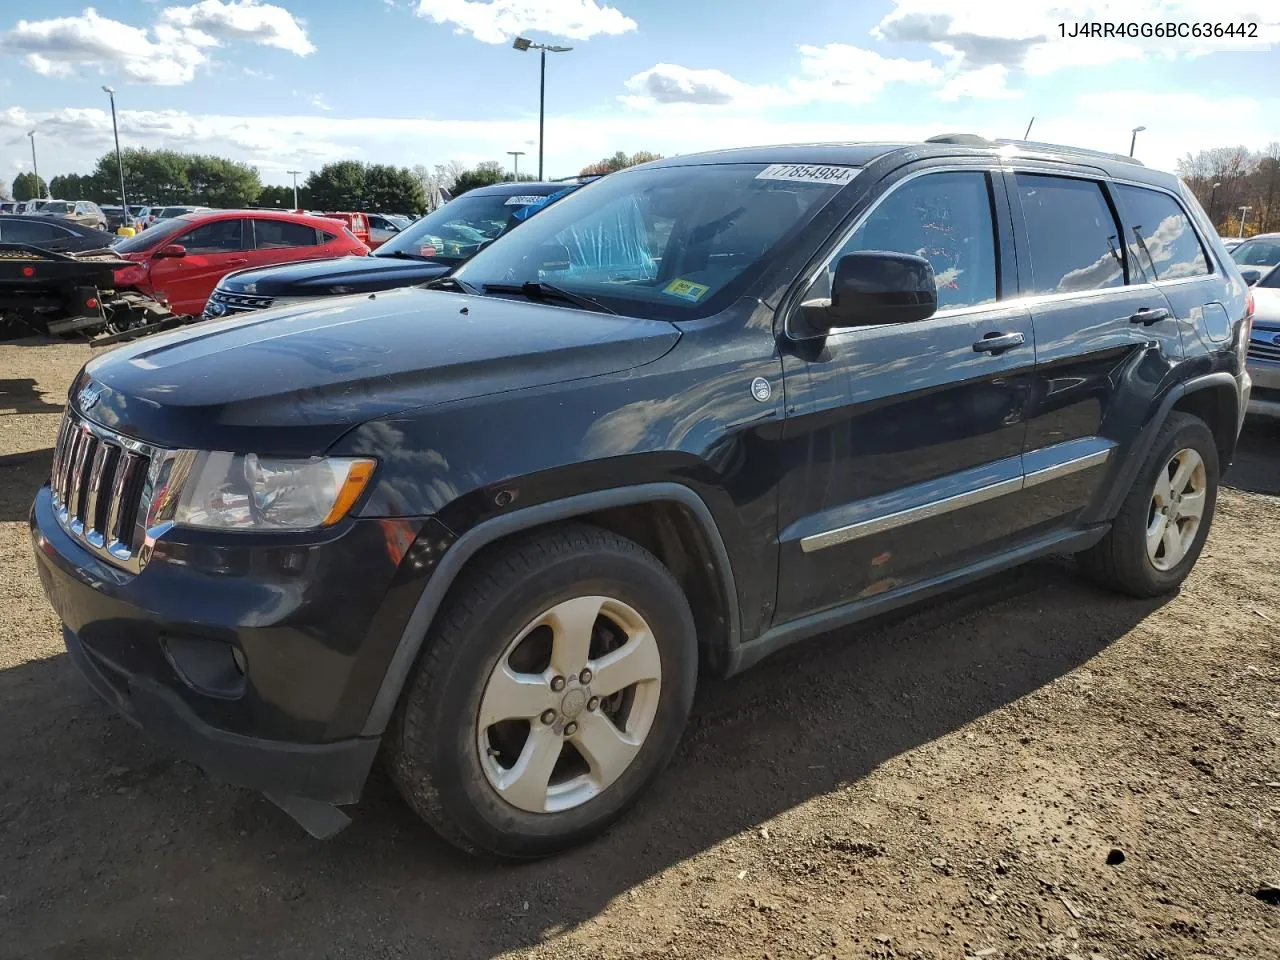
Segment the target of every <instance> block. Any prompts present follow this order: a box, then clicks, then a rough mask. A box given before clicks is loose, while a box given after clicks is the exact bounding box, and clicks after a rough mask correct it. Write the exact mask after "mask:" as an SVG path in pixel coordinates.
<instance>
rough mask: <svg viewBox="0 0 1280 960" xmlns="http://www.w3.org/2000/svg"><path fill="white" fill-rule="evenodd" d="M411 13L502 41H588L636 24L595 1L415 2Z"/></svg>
mask: <svg viewBox="0 0 1280 960" xmlns="http://www.w3.org/2000/svg"><path fill="white" fill-rule="evenodd" d="M417 14H418V16H420V17H425V18H427V19H430V20H431V21H433V22H435V23H451V24H453V25H454V28H455V32H456V33H469V34H471V36H473V37H475V38H476V39H477V40H480V41H482V42H484V43H506V42H508V41H509V40H512V39H513V38H515V37H516V36H517V35H519V34H521V33H525V32H529V31H538V32H540V33H549V34H551V35H552V36H556V37H568V38H569V39H571V40H589V39H590V38H592V37H594V36H597V35H599V34H604V35H608V36H616V35H618V34H622V33H627V32H628V31H631V30H634V29H635V28H636V22H635V21H634V20H632V19H631V18H630V17H628V16H626V15H625V14H623V13H622V11H620V10H618V9H617V8H616V7H611V6H608V5H607V4H605V5H601V4H600V3H598V2H597V0H420V2H419V3H418V10H417Z"/></svg>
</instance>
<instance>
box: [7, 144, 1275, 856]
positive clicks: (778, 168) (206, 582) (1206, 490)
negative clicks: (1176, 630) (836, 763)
mask: <svg viewBox="0 0 1280 960" xmlns="http://www.w3.org/2000/svg"><path fill="white" fill-rule="evenodd" d="M435 286H436V289H421V288H413V289H405V290H398V291H394V292H390V293H376V294H372V295H359V296H352V297H346V298H342V299H331V300H325V301H323V302H321V303H317V304H315V305H313V306H296V307H291V308H282V309H278V310H270V311H265V312H262V313H255V314H250V315H245V316H242V317H238V318H234V319H230V320H224V321H215V322H212V323H207V324H203V325H201V326H199V327H194V328H191V329H189V330H186V331H182V332H176V333H172V334H168V335H161V336H157V337H154V338H150V339H147V340H143V341H140V342H138V343H136V344H131V345H129V346H126V347H123V348H121V349H118V350H116V351H115V352H113V353H109V354H106V355H104V356H100V357H97V358H95V359H94V360H93V361H91V362H90V363H89V364H88V365H87V366H86V367H85V369H84V370H83V371H82V373H81V374H80V375H79V377H78V379H77V380H76V381H75V383H74V385H73V386H72V388H71V392H70V396H69V404H68V410H67V414H66V418H65V420H64V422H63V424H62V428H61V431H60V433H59V436H58V440H57V446H56V450H55V453H54V459H53V469H52V481H51V483H50V484H49V485H48V486H45V487H44V488H43V489H41V490H40V492H39V493H38V495H37V496H36V500H35V505H34V507H33V509H32V513H31V530H32V534H33V537H34V541H35V549H36V556H37V558H38V562H39V568H40V575H41V577H42V579H43V581H44V586H45V589H46V591H47V593H48V595H49V599H50V601H51V602H52V604H53V606H54V607H55V608H56V610H57V613H58V615H59V616H60V617H61V619H62V621H63V622H64V624H65V638H66V643H67V647H68V650H69V651H70V653H71V656H72V657H73V659H74V660H75V662H76V663H78V665H79V666H80V668H81V669H82V670H83V671H84V673H85V674H86V675H87V676H88V678H89V680H90V682H91V683H92V684H93V686H94V687H95V688H96V689H97V690H98V691H99V692H100V693H101V694H102V695H103V696H104V697H105V698H106V699H108V700H109V701H110V702H111V703H113V704H114V705H115V706H116V707H118V708H119V709H120V710H122V711H123V712H124V713H126V714H127V715H128V716H129V717H131V718H133V719H134V720H135V721H136V722H137V723H138V724H140V725H141V726H142V727H144V728H146V729H147V730H149V731H150V732H151V733H153V734H154V735H155V736H156V737H157V738H159V739H161V740H163V741H166V742H168V743H169V744H170V745H172V746H173V747H175V748H176V749H177V750H178V751H179V752H181V753H182V754H184V755H185V756H187V757H189V758H191V759H193V760H194V761H195V762H197V763H199V764H200V765H202V766H203V767H204V768H205V769H206V770H208V771H209V773H211V774H213V775H215V776H219V777H222V778H225V779H228V780H231V781H233V782H236V783H240V784H245V785H248V786H251V787H254V788H257V789H259V790H261V791H264V792H265V793H266V794H267V795H268V796H270V797H271V798H272V799H273V800H274V801H275V802H276V803H278V804H279V805H280V806H282V807H283V808H284V809H286V810H288V811H289V812H290V813H292V814H293V815H294V816H295V817H296V818H297V819H298V820H299V821H300V822H301V823H302V824H303V825H304V826H306V827H307V828H308V829H309V830H311V831H312V832H313V833H315V834H317V835H325V834H327V833H329V832H332V831H334V830H336V829H338V828H339V827H340V826H341V825H342V824H343V823H345V822H346V818H345V815H344V814H342V813H341V811H340V810H338V807H339V806H341V805H344V804H351V803H354V802H355V801H356V800H357V799H358V798H359V796H360V794H361V789H362V785H363V784H364V782H365V778H366V775H367V774H368V773H369V770H370V766H371V764H372V763H373V762H374V759H375V755H377V754H378V753H379V750H380V748H382V750H383V751H384V754H385V760H386V763H387V766H388V768H389V770H390V773H391V775H392V777H393V778H394V780H395V782H396V783H397V784H398V785H399V788H400V790H401V791H402V793H403V795H404V797H405V799H406V800H407V801H408V803H409V804H410V805H412V807H413V808H414V809H415V810H416V811H417V812H418V813H419V814H421V815H422V817H423V818H424V819H426V820H427V821H428V822H429V823H430V824H431V825H432V826H433V827H435V828H436V829H437V830H438V831H439V832H440V833H441V834H443V835H444V836H445V837H447V838H449V839H450V840H451V841H453V842H455V843H457V844H458V845H460V846H462V847H465V848H468V849H471V850H476V851H483V852H486V853H489V854H496V855H500V856H512V857H529V856H537V855H541V854H546V853H549V852H551V851H554V850H557V849H559V848H562V847H565V846H567V845H569V844H572V843H574V842H577V841H580V840H583V839H584V838H586V837H589V836H591V835H592V834H594V833H596V832H597V831H599V830H600V829H602V828H603V827H604V826H605V825H606V824H607V823H609V822H610V821H612V820H613V819H614V818H616V817H617V816H618V815H619V814H620V813H621V812H622V811H623V810H624V809H625V808H626V807H627V806H628V805H629V804H630V803H632V802H633V801H635V800H636V798H637V797H639V796H640V794H641V793H642V791H643V790H644V788H645V785H646V784H647V783H648V782H649V781H651V780H652V779H653V778H654V777H655V775H656V774H657V773H658V771H659V770H660V769H661V768H662V766H663V764H664V763H665V762H666V761H667V759H668V758H669V757H670V756H671V753H672V750H673V749H674V747H675V745H676V742H677V740H678V739H679V737H680V734H681V728H682V726H683V725H684V723H685V719H686V716H687V714H688V712H689V709H690V704H691V701H692V699H693V695H694V685H695V678H696V677H697V675H698V674H699V673H719V674H725V673H732V672H734V671H738V670H742V669H744V668H745V667H747V666H749V665H751V664H753V663H755V662H757V661H758V660H760V659H761V658H762V657H764V656H766V655H767V654H769V653H771V652H773V651H775V650H778V649H779V648H781V647H783V646H785V645H787V644H789V643H792V642H794V641H797V640H800V639H803V638H805V637H809V636H811V635H814V634H818V633H821V632H824V631H828V630H831V629H833V628H836V627H841V626H845V625H847V624H851V623H854V622H856V621H859V620H862V619H864V618H867V617H869V616H871V615H873V614H878V613H881V612H883V611H886V610H889V609H891V608H894V607H898V606H901V605H903V604H907V603H910V602H912V601H914V600H917V599H919V598H921V597H924V596H927V595H930V594H933V593H936V592H938V591H941V590H945V589H948V588H952V587H955V586H956V585H958V584H962V583H964V582H966V581H969V580H972V579H974V578H977V577H982V576H986V575H988V574H991V573H994V572H996V571H999V570H1001V569H1003V568H1007V567H1009V566H1012V565H1014V564H1018V563H1021V562H1023V561H1025V560H1028V559H1030V558H1032V557H1036V556H1039V555H1042V554H1046V553H1050V552H1070V553H1074V554H1076V555H1077V556H1078V557H1079V561H1080V568H1081V570H1082V571H1083V572H1084V573H1085V574H1086V575H1087V576H1089V577H1092V578H1094V579H1096V580H1097V581H1098V582H1099V583H1101V584H1104V585H1106V586H1109V587H1112V588H1115V589H1117V590H1120V591H1123V592H1126V593H1130V594H1136V595H1140V596H1151V595H1156V594H1161V593H1164V592H1167V591H1171V590H1174V589H1175V588H1177V586H1178V585H1179V584H1180V583H1181V582H1182V580H1183V579H1184V578H1185V577H1186V576H1187V573H1188V572H1189V571H1190V569H1191V566H1192V565H1193V564H1194V563H1195V561H1196V558H1197V556H1198V555H1199V553H1200V550H1201V547H1202V546H1203V544H1204V541H1205V537H1206V535H1207V534H1208V531H1209V525H1210V522H1211V520H1212V518H1213V512H1214V501H1215V497H1216V494H1217V487H1218V477H1219V473H1220V471H1221V470H1222V469H1223V468H1224V467H1225V466H1226V464H1227V463H1228V461H1229V460H1230V459H1231V456H1232V453H1233V450H1234V448H1235V444H1236V436H1237V433H1238V430H1239V425H1240V422H1241V418H1242V414H1243V411H1244V409H1245V402H1246V397H1247V394H1248V392H1249V381H1248V377H1247V375H1246V373H1245V366H1244V354H1245V350H1246V348H1247V344H1248V341H1249V329H1248V328H1249V325H1250V313H1251V310H1252V306H1251V301H1250V300H1249V293H1248V290H1247V288H1246V286H1245V284H1244V282H1243V281H1242V279H1241V277H1240V275H1239V273H1238V272H1237V269H1236V267H1235V265H1234V264H1233V263H1232V261H1231V258H1230V257H1229V256H1227V254H1226V253H1225V251H1224V250H1223V248H1222V246H1221V243H1220V241H1219V240H1218V238H1217V236H1216V235H1215V233H1214V231H1213V228H1212V227H1211V225H1210V224H1209V222H1208V221H1207V219H1206V218H1205V216H1204V214H1203V212H1202V211H1201V209H1200V208H1199V206H1198V205H1197V204H1196V202H1195V200H1194V199H1193V198H1192V197H1191V195H1190V194H1189V193H1188V192H1187V191H1186V190H1185V189H1184V188H1183V187H1182V185H1181V184H1180V183H1179V181H1178V180H1176V179H1175V178H1173V177H1171V176H1168V175H1166V174H1162V173H1156V172H1153V171H1150V170H1147V169H1145V168H1144V167H1142V166H1141V165H1139V164H1137V163H1135V162H1133V161H1131V160H1127V159H1125V158H1121V157H1114V156H1110V155H1103V154H1096V153H1088V152H1085V151H1079V150H1071V149H1066V148H1058V147H1051V146H1046V145H1041V144H1031V143H992V142H987V141H983V140H980V139H977V138H974V137H968V136H947V137H940V138H937V139H936V140H934V141H929V142H926V143H917V144H910V145H874V144H873V145H857V144H846V145H811V146H787V147H767V148H762V149H749V150H731V151H724V152H718V153H710V154H704V155H700V156H686V157H680V158H676V159H672V160H664V161H659V162H656V163H653V164H649V165H646V166H642V167H637V168H634V169H631V170H628V171H624V172H622V173H618V174H615V175H613V176H609V177H606V178H604V179H601V180H599V181H597V182H595V183H592V184H590V185H588V186H585V187H583V188H582V189H580V190H578V191H576V192H574V193H573V194H571V195H570V196H568V197H566V198H565V199H563V200H561V201H560V202H559V203H557V204H555V205H554V206H552V207H550V208H548V209H547V210H546V211H545V212H544V213H541V214H539V215H538V216H537V217H534V218H532V219H531V220H530V221H529V222H528V223H527V224H525V225H524V226H523V227H522V228H521V229H519V230H516V231H513V232H511V233H510V234H508V235H506V236H504V237H502V238H501V239H500V240H498V241H497V242H496V243H494V244H493V245H492V246H491V247H488V248H487V249H485V250H482V251H481V252H480V253H479V254H478V255H477V256H475V257H474V258H473V259H472V260H470V261H469V262H468V263H467V264H465V265H464V266H462V267H461V268H459V269H458V270H457V271H456V273H454V274H453V275H451V276H449V277H447V278H443V279H442V280H440V281H437V282H436V285H435Z"/></svg>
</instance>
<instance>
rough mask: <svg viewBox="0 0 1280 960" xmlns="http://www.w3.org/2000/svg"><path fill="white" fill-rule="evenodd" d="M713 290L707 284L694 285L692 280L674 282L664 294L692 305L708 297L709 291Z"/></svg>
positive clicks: (667, 287)
mask: <svg viewBox="0 0 1280 960" xmlns="http://www.w3.org/2000/svg"><path fill="white" fill-rule="evenodd" d="M710 289H711V288H710V287H708V286H707V285H706V284H705V283H694V282H693V281H692V280H672V281H671V282H670V283H668V284H667V285H666V286H665V287H663V288H662V292H663V293H666V294H669V295H670V296H673V297H679V298H680V299H681V300H688V301H689V302H690V303H697V302H698V301H699V300H701V299H702V298H703V297H705V296H706V295H707V291H708V290H710Z"/></svg>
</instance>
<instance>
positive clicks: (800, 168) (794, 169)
mask: <svg viewBox="0 0 1280 960" xmlns="http://www.w3.org/2000/svg"><path fill="white" fill-rule="evenodd" d="M857 175H858V168H857V167H832V166H825V165H822V164H816V163H771V164H769V166H767V167H765V168H764V169H763V170H761V171H760V172H759V173H757V174H756V179H757V180H794V181H796V182H798V183H829V184H832V185H833V186H838V187H843V186H844V185H845V184H846V183H849V182H851V181H852V180H853V178H854V177H856V176H857Z"/></svg>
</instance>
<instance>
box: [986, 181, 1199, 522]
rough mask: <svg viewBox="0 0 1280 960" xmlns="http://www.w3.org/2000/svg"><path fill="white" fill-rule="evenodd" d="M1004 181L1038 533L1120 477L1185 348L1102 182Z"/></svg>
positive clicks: (1031, 500) (1027, 462) (1032, 510)
mask: <svg viewBox="0 0 1280 960" xmlns="http://www.w3.org/2000/svg"><path fill="white" fill-rule="evenodd" d="M1008 179H1009V185H1010V195H1011V197H1012V198H1013V199H1014V201H1015V208H1016V209H1017V210H1018V215H1017V216H1016V217H1015V225H1016V227H1017V229H1018V230H1019V231H1020V232H1021V233H1022V241H1023V242H1022V243H1021V245H1020V246H1021V248H1022V249H1024V250H1026V251H1027V254H1028V256H1027V257H1025V258H1023V260H1022V261H1020V263H1019V269H1020V271H1021V276H1022V283H1023V287H1024V289H1025V290H1027V291H1028V292H1029V293H1030V294H1031V297H1030V298H1029V301H1028V302H1029V304H1030V307H1031V317H1032V321H1033V323H1034V325H1035V341H1036V350H1035V359H1036V366H1035V377H1034V382H1033V390H1032V395H1031V398H1030V402H1029V405H1028V408H1027V442H1026V450H1025V452H1024V455H1023V466H1024V468H1025V470H1026V475H1027V479H1026V493H1027V497H1026V504H1025V506H1026V509H1027V511H1028V516H1029V519H1030V520H1032V521H1033V522H1035V523H1037V524H1041V525H1044V526H1045V527H1047V528H1050V529H1052V528H1056V527H1068V526H1071V525H1073V524H1075V523H1076V522H1078V521H1079V520H1080V519H1081V516H1082V511H1084V510H1085V509H1086V508H1087V507H1088V506H1089V505H1090V504H1091V503H1093V502H1094V500H1095V498H1096V497H1098V496H1099V494H1100V491H1102V490H1103V489H1104V488H1105V486H1106V484H1105V481H1106V479H1107V477H1108V476H1114V475H1115V472H1116V471H1118V470H1119V467H1120V462H1121V460H1122V459H1123V457H1124V455H1125V454H1126V453H1127V451H1128V444H1129V442H1130V441H1131V440H1132V439H1133V437H1134V436H1135V435H1136V433H1137V431H1138V429H1139V428H1140V426H1141V424H1142V423H1143V422H1144V421H1145V419H1146V417H1147V414H1148V411H1149V410H1150V407H1151V403H1152V401H1153V399H1154V398H1155V397H1156V396H1157V395H1158V394H1159V393H1161V392H1162V390H1163V389H1164V384H1165V383H1166V381H1167V378H1168V377H1169V375H1170V371H1171V370H1172V368H1173V366H1174V364H1176V363H1177V361H1178V359H1179V358H1180V357H1181V356H1182V344H1181V340H1180V338H1179V335H1178V325H1177V321H1176V320H1175V319H1174V318H1173V310H1172V309H1171V307H1170V305H1169V301H1168V300H1167V299H1166V298H1165V296H1164V294H1163V293H1162V292H1161V291H1160V290H1159V289H1158V288H1157V287H1156V286H1154V285H1153V284H1152V283H1150V282H1149V281H1148V280H1147V279H1146V277H1145V276H1144V275H1143V274H1142V273H1141V271H1138V270H1137V269H1136V268H1135V265H1134V264H1133V263H1132V262H1131V258H1130V254H1129V249H1128V246H1127V245H1126V244H1125V242H1124V240H1123V231H1122V230H1121V227H1120V222H1119V215H1118V211H1117V209H1116V205H1115V202H1114V198H1113V196H1112V194H1111V191H1110V189H1109V187H1108V185H1107V183H1106V182H1104V180H1103V179H1102V178H1101V177H1098V176H1094V175H1091V174H1090V173H1086V172H1077V171H1075V170H1074V169H1066V168H1056V169H1046V168H1035V169H1017V170H1015V171H1013V172H1011V173H1009V174H1008Z"/></svg>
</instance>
